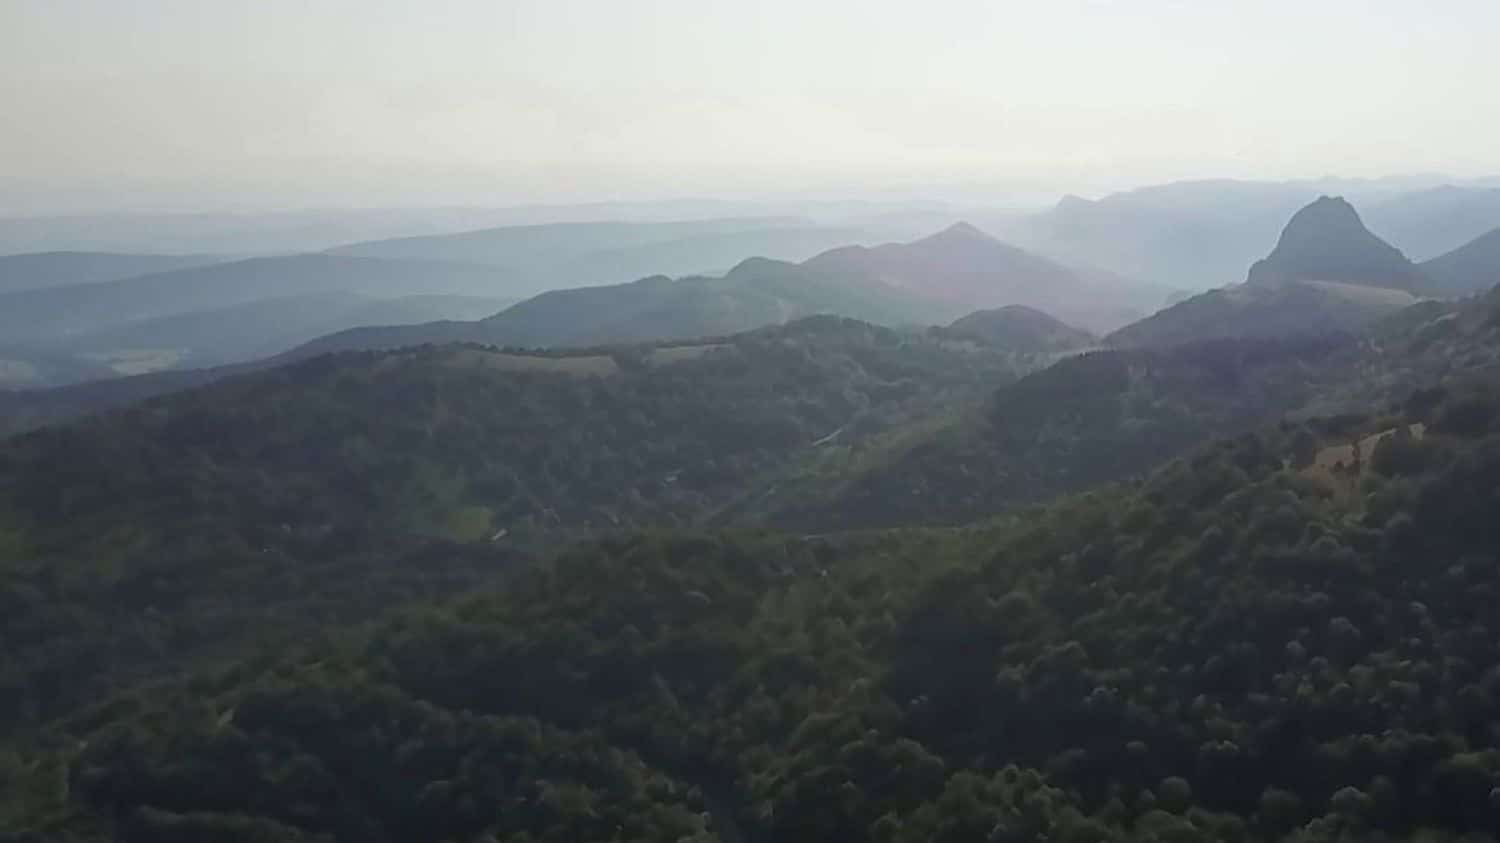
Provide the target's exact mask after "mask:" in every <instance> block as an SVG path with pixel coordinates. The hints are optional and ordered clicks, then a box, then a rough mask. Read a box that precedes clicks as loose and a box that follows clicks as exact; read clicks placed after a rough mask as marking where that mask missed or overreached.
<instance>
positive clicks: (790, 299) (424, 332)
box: [294, 258, 956, 357]
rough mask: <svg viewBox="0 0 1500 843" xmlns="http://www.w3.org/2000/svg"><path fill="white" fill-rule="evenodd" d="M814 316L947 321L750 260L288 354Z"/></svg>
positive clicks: (549, 342) (886, 289)
mask: <svg viewBox="0 0 1500 843" xmlns="http://www.w3.org/2000/svg"><path fill="white" fill-rule="evenodd" d="M817 314H831V315H838V316H847V317H851V318H856V319H862V320H866V321H870V322H877V323H881V324H885V325H904V324H912V323H915V324H921V323H925V322H932V321H940V320H946V319H951V318H953V316H954V315H956V314H955V313H954V311H953V310H952V309H951V307H950V306H948V305H946V304H944V303H942V302H936V301H932V300H930V299H927V298H925V297H923V296H920V295H917V294H914V293H911V292H908V291H904V290H900V289H897V288H895V287H890V286H887V285H885V284H882V283H880V282H879V281H876V280H873V279H868V278H860V277H850V276H847V275H844V274H842V273H834V272H824V271H818V270H814V269H810V268H808V267H806V266H799V265H797V264H792V263H786V262H783V261H773V260H769V259H766V258H750V259H748V260H745V261H743V262H741V263H740V264H739V265H738V266H736V267H735V268H734V269H732V270H730V271H729V272H728V273H727V274H725V275H723V276H721V277H717V278H711V277H703V276H693V277H688V278H680V279H672V278H668V277H666V276H662V275H656V276H651V277H649V278H642V279H640V280H639V281H633V282H631V283H629V284H611V285H607V286H602V287H578V288H573V289H566V290H553V291H551V292H547V293H543V294H541V295H539V296H536V297H534V298H531V299H527V300H526V301H523V302H521V303H519V304H517V305H515V306H513V307H511V308H508V309H506V310H504V311H502V312H500V313H497V314H495V315H494V316H491V317H489V318H487V319H482V320H479V321H476V322H439V323H433V324H429V325H413V326H408V327H385V326H381V327H371V328H358V329H354V330H351V331H346V332H344V333H342V334H334V335H332V336H328V337H322V338H320V339H318V340H315V341H313V342H310V343H308V344H307V345H306V346H304V347H302V348H300V349H297V350H296V351H295V352H294V356H296V357H306V356H311V355H314V354H320V353H324V352H328V351H345V350H361V349H389V348H400V347H403V346H411V345H419V344H422V343H445V342H477V343H485V344H489V345H500V346H513V347H532V348H535V347H576V346H588V345H600V344H606V343H628V342H642V341H650V340H670V339H689V338H693V337H702V336H716V335H722V334H729V333H736V332H739V331H747V330H751V329H754V328H759V327H763V326H766V325H779V324H782V323H784V322H787V321H789V320H794V319H798V318H802V317H805V316H812V315H817Z"/></svg>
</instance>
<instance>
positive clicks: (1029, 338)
mask: <svg viewBox="0 0 1500 843" xmlns="http://www.w3.org/2000/svg"><path fill="white" fill-rule="evenodd" d="M934 331H935V332H937V333H939V334H941V335H942V336H945V337H953V338H956V339H968V340H974V341H977V342H982V343H987V344H989V345H993V346H996V347H997V348H1003V349H1005V350H1007V351H1030V352H1057V351H1074V350H1076V349H1081V348H1087V347H1088V346H1091V345H1093V344H1095V343H1096V342H1098V338H1097V337H1095V336H1094V335H1093V334H1090V333H1089V332H1087V331H1084V330H1080V329H1078V328H1074V327H1073V326H1072V325H1068V324H1066V323H1064V322H1062V321H1061V320H1058V319H1055V318H1053V317H1052V316H1051V315H1049V314H1046V313H1043V312H1042V311H1040V310H1037V309H1035V308H1030V307H1026V306H1025V305H1019V304H1013V305H1008V306H1006V307H999V308H995V309H993V310H977V311H975V312H973V313H970V314H969V315H967V316H963V317H960V318H959V319H956V320H954V321H953V322H952V323H951V324H949V325H947V326H945V327H942V328H935V329H934Z"/></svg>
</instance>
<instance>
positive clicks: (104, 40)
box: [0, 0, 1500, 207]
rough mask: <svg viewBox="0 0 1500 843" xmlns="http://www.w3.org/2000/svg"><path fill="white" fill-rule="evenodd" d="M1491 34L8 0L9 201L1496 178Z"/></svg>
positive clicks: (1428, 13) (1007, 19) (1499, 18)
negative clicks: (1399, 175)
mask: <svg viewBox="0 0 1500 843" xmlns="http://www.w3.org/2000/svg"><path fill="white" fill-rule="evenodd" d="M1497 35H1500V3H1497V2H1495V0H1432V2H1416V1H1415V0H1295V1H1294V0H1258V2H1214V0H1196V2H1174V0H1135V2H1103V0H1098V1H1097V2H1085V1H1084V0H1032V2H1000V1H999V0H922V2H912V0H848V2H845V0H794V1H787V2H784V1H783V0H448V1H447V2H443V1H442V0H432V2H394V0H357V2H356V0H0V109H3V114H4V120H3V123H0V126H3V129H0V190H4V191H7V192H8V196H6V197H3V198H4V199H9V201H8V202H6V201H0V207H4V206H7V205H9V206H12V207H13V206H16V205H20V204H29V203H36V204H37V206H38V207H41V206H42V205H45V204H52V205H57V206H61V205H65V204H70V203H71V204H82V205H87V204H90V203H98V204H106V205H107V204H115V205H129V204H130V203H132V202H134V203H136V204H139V205H147V204H150V203H152V202H157V203H171V202H189V203H196V204H199V205H202V206H205V207H207V206H212V205H215V204H221V203H222V204H236V203H238V204H250V205H255V204H265V203H271V202H286V203H290V204H298V205H308V204H365V203H377V202H397V203H416V204H422V203H432V202H455V201H457V202H488V203H494V202H513V201H538V200H542V201H547V200H551V201H570V200H575V199H582V198H590V199H597V198H612V197H613V198H619V197H637V198H639V197H649V196H682V195H707V194H715V195H747V194H763V193H782V192H800V193H804V194H817V193H820V192H821V193H828V194H849V193H852V192H859V191H863V190H869V191H880V190H887V189H890V190H897V191H906V192H915V193H922V192H924V191H929V190H930V191H933V192H942V191H952V190H956V189H960V188H969V189H972V190H973V191H975V192H984V191H991V192H994V193H996V194H998V193H1000V192H1003V191H1004V190H1005V189H1007V188H1011V187H1055V188H1056V189H1058V190H1064V189H1070V190H1084V191H1087V190H1094V189H1102V188H1105V187H1117V186H1123V185H1127V184H1132V183H1140V182H1148V181H1159V180H1165V179H1171V178H1187V177H1207V176H1240V177H1274V178H1284V177H1299V176H1318V175H1324V174H1336V175H1346V176H1363V175H1378V174H1386V173H1392V172H1413V171H1442V172H1447V173H1453V174H1455V175H1460V176H1464V175H1481V174H1495V173H1500V96H1496V95H1495V91H1494V86H1495V83H1496V80H1500V49H1496V47H1495V38H1496V36H1497ZM184 197H187V198H186V199H184Z"/></svg>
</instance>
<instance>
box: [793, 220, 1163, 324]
mask: <svg viewBox="0 0 1500 843" xmlns="http://www.w3.org/2000/svg"><path fill="white" fill-rule="evenodd" d="M806 266H807V267H809V268H811V269H816V270H819V271H826V272H833V273H843V274H847V275H850V276H852V277H865V278H872V279H875V280H878V281H881V282H883V283H885V284H889V285H891V286H894V287H899V288H902V289H907V290H910V291H912V292H915V293H919V294H921V295H924V296H927V297H931V298H933V299H936V300H939V301H944V302H949V303H951V304H952V305H953V306H955V307H957V308H958V309H960V310H965V311H970V310H976V309H986V308H994V307H1000V306H1004V305H1013V304H1019V305H1026V306H1029V307H1033V308H1037V309H1040V310H1044V311H1046V312H1048V313H1052V314H1055V315H1056V316H1058V317H1059V318H1061V319H1063V320H1064V321H1066V322H1070V323H1073V324H1077V325H1081V326H1083V327H1085V328H1088V329H1090V330H1109V329H1111V328H1114V327H1118V326H1119V325H1121V324H1124V323H1125V322H1128V321H1130V320H1131V319H1133V318H1139V316H1141V315H1144V314H1145V313H1149V312H1150V308H1151V307H1152V306H1154V305H1155V304H1156V303H1157V302H1159V301H1161V299H1162V298H1164V297H1165V296H1166V294H1167V291H1166V290H1165V289H1162V288H1156V287H1151V286H1148V285H1143V284H1140V283H1138V282H1130V281H1126V280H1124V279H1115V280H1114V281H1113V282H1109V281H1105V280H1103V279H1101V278H1099V277H1097V276H1087V275H1085V274H1084V273H1081V272H1079V271H1077V270H1074V269H1071V268H1069V267H1066V266H1063V265H1062V264H1059V263H1056V262H1054V261H1051V260H1048V259H1047V258H1043V257H1040V256H1037V255H1034V254H1031V253H1029V252H1026V251H1023V250H1021V249H1017V248H1016V247H1014V246H1010V245H1007V244H1005V243H1002V242H1000V241H999V240H996V239H995V238H993V237H991V236H989V235H987V234H985V233H984V232H982V231H980V230H979V229H977V228H975V227H973V226H972V225H969V224H967V223H958V224H956V225H953V226H951V227H950V228H947V229H945V230H943V231H941V232H939V233H937V234H934V235H932V236H930V237H926V238H923V239H921V240H917V241H915V242H912V243H888V244H885V245H882V246H876V247H873V248H867V247H862V246H850V247H846V248H842V249H835V250H833V251H831V252H825V253H824V254H821V255H818V256H817V257H815V258H812V259H811V260H809V261H807V263H806Z"/></svg>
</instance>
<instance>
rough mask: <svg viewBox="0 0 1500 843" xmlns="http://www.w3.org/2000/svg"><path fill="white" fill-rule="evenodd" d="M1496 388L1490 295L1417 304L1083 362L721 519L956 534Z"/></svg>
mask: <svg viewBox="0 0 1500 843" xmlns="http://www.w3.org/2000/svg"><path fill="white" fill-rule="evenodd" d="M1495 377H1500V293H1496V292H1491V293H1490V294H1488V295H1487V296H1485V297H1481V298H1478V299H1475V300H1473V301H1470V302H1466V303H1464V304H1463V305H1461V306H1458V305H1453V304H1448V303H1443V302H1436V301H1431V302H1424V303H1421V304H1418V305H1414V306H1412V307H1409V308H1406V309H1405V310H1402V311H1399V312H1397V313H1396V314H1394V315H1392V316H1389V317H1386V318H1385V319H1382V320H1379V321H1377V322H1375V323H1373V324H1370V325H1368V326H1367V327H1366V328H1364V329H1363V330H1362V331H1360V332H1356V333H1349V334H1342V335H1323V336H1305V337H1301V338H1293V339H1288V338H1257V339H1231V340H1213V341H1197V342H1192V343H1187V344H1182V345H1173V346H1165V347H1148V348H1124V349H1113V350H1105V351H1095V352H1090V353H1088V354H1084V355H1081V356H1075V357H1071V358H1067V359H1064V360H1062V361H1060V362H1058V363H1056V364H1054V365H1052V366H1050V367H1048V368H1046V369H1044V370H1041V371H1038V372H1035V373H1033V374H1031V375H1028V376H1026V377H1024V378H1022V379H1021V380H1020V381H1018V382H1017V383H1015V384H1013V385H1009V386H1006V387H1002V388H1000V389H999V390H997V391H996V393H995V394H994V396H993V397H992V399H991V400H990V402H989V403H988V404H987V406H986V407H984V408H983V409H975V410H970V411H966V412H957V413H952V414H949V415H947V416H945V417H943V418H940V419H933V420H930V421H929V422H928V423H926V424H923V425H914V426H910V427H906V428H902V429H898V430H895V431H892V432H891V433H889V434H887V435H883V436H880V437H876V438H874V439H871V440H870V441H868V442H866V443H863V444H861V445H860V446H858V447H848V448H841V449H837V450H830V451H827V452H825V453H824V454H822V455H821V458H820V460H819V461H817V462H816V463H814V464H812V465H809V466H808V467H806V468H805V469H804V470H803V471H802V472H800V473H799V474H798V475H796V477H795V478H792V479H786V478H783V479H779V480H778V482H777V483H776V484H775V485H774V486H769V487H763V488H757V489H753V490H750V491H748V492H747V493H746V494H745V495H743V496H742V497H741V498H740V499H739V500H738V501H736V503H735V505H734V506H733V507H732V508H730V510H728V512H729V514H730V517H731V518H738V519H742V520H752V521H756V522H767V521H768V522H771V523H776V524H781V525H785V526H788V527H796V528H808V527H812V526H814V525H816V526H817V527H818V528H819V529H827V528H829V527H831V526H842V527H868V526H891V525H896V524H957V523H963V522H965V521H968V520H972V519H974V518H979V517H982V516H984V515H985V514H987V513H993V512H997V511H1000V510H1002V509H1006V508H1010V507H1014V506H1017V505H1024V504H1028V503H1033V502H1036V501H1038V500H1045V499H1047V498H1049V497H1052V496H1054V495H1057V494H1063V493H1068V492H1072V491H1077V490H1078V489H1081V488H1085V487H1088V486H1090V485H1093V484H1097V483H1104V482H1112V481H1117V480H1121V479H1124V478H1128V477H1131V476H1133V475H1136V474H1139V473H1140V472H1143V471H1146V470H1148V469H1150V468H1151V467H1152V466H1154V465H1157V464H1159V463H1160V462H1162V461H1164V460H1166V459H1169V458H1171V457H1173V456H1176V455H1178V454H1181V453H1183V452H1184V451H1185V450H1187V449H1189V448H1192V447H1194V446H1196V445H1198V444H1201V443H1203V442H1205V441H1207V440H1209V439H1211V438H1213V437H1216V436H1225V435H1229V434H1233V433H1235V432H1239V431H1247V430H1251V429H1254V428H1256V427H1258V426H1261V425H1266V424H1270V423H1273V422H1275V421H1276V420H1278V419H1281V418H1286V417H1303V416H1309V415H1316V416H1327V417H1338V416H1340V415H1342V414H1346V413H1350V412H1359V411H1364V410H1367V409H1368V408H1371V407H1380V406H1387V405H1390V404H1393V403H1397V402H1400V401H1402V400H1405V399H1406V398H1407V397H1408V396H1409V395H1410V394H1411V393H1412V392H1413V391H1414V390H1416V389H1418V388H1420V387H1423V386H1434V385H1441V384H1444V383H1448V382H1453V381H1462V380H1464V379H1466V378H1495Z"/></svg>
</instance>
